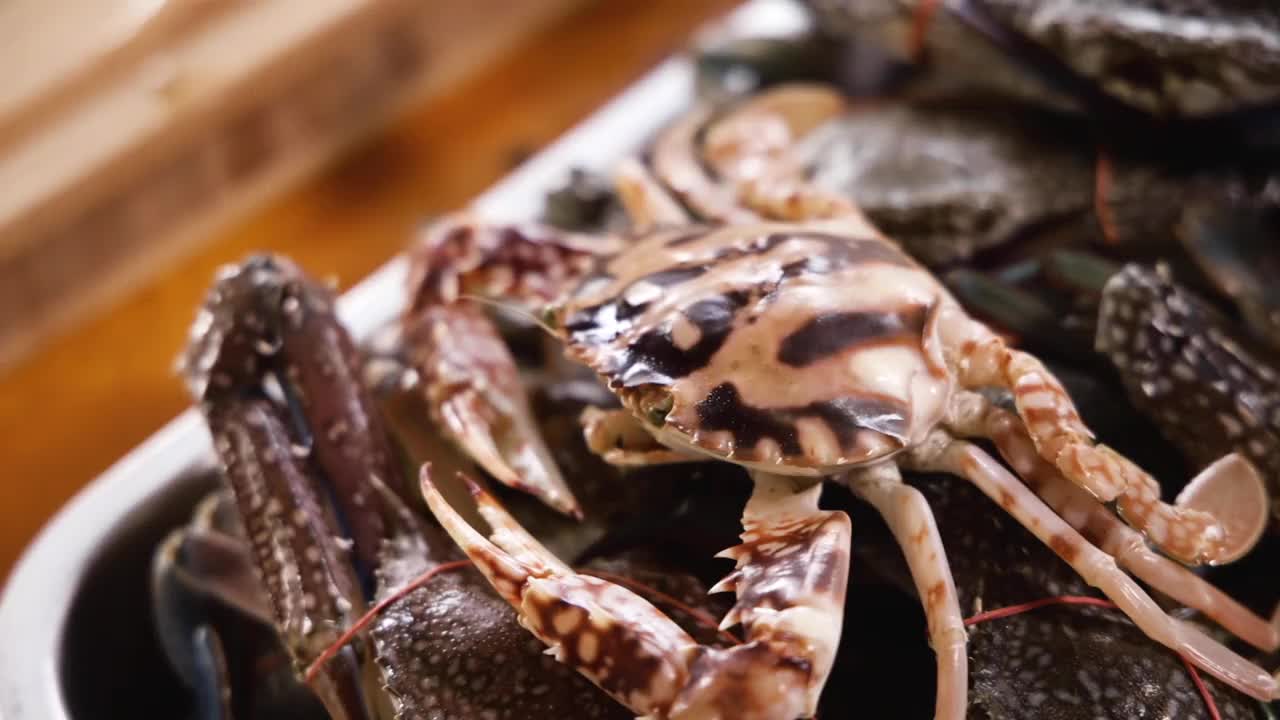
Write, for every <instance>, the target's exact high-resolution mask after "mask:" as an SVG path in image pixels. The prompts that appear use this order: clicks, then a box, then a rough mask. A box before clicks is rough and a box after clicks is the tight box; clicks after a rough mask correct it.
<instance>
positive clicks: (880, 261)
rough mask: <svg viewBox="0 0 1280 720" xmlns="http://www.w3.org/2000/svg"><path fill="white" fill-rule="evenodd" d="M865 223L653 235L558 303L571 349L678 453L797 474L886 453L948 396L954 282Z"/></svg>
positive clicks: (910, 438)
mask: <svg viewBox="0 0 1280 720" xmlns="http://www.w3.org/2000/svg"><path fill="white" fill-rule="evenodd" d="M863 228H864V229H862V230H854V229H851V227H850V225H848V224H841V223H838V222H830V223H812V224H807V225H794V224H781V223H759V224H754V225H753V224H745V225H737V226H733V227H720V228H715V229H708V228H688V227H686V228H683V229H679V230H672V229H666V230H661V231H656V232H654V233H652V234H649V235H648V236H646V237H642V238H640V239H639V240H637V241H636V242H635V243H634V244H632V245H631V246H629V247H628V248H627V249H626V250H624V251H622V252H621V253H619V254H617V255H615V256H613V257H610V258H607V259H605V260H603V261H602V262H601V264H600V266H599V267H598V268H597V269H596V271H595V272H593V273H592V274H590V275H589V276H587V277H586V278H585V279H584V280H583V281H582V282H581V284H580V285H579V286H578V287H577V289H576V290H574V291H573V292H572V293H570V294H569V296H568V298H567V299H566V300H565V301H564V302H563V304H562V305H561V306H559V307H558V308H557V313H556V314H557V320H558V321H559V323H560V324H561V327H562V332H563V333H564V336H565V339H566V342H567V344H568V352H569V355H570V356H571V357H573V358H575V359H577V360H579V361H581V362H583V363H585V364H586V365H588V366H589V367H591V368H592V369H594V370H595V371H596V372H598V373H600V375H601V376H603V377H604V379H605V380H606V381H607V382H608V384H609V387H610V388H611V389H613V391H614V392H615V393H617V394H618V396H619V397H620V399H621V400H622V402H623V403H624V404H625V405H626V406H627V407H628V408H630V409H631V410H632V411H633V412H634V413H635V414H636V415H637V416H638V417H639V418H640V419H641V420H642V421H643V422H645V423H646V425H647V426H648V427H649V428H650V430H651V431H652V432H653V433H654V434H655V436H656V437H658V439H659V440H660V441H662V442H664V443H666V444H668V445H670V446H672V447H675V448H677V449H685V450H692V451H695V452H701V453H703V454H710V455H711V456H713V457H716V458H719V459H724V460H729V461H732V462H736V463H739V464H742V465H746V466H750V467H762V468H764V469H768V470H770V471H773V472H778V473H785V474H795V475H816V474H821V473H824V472H830V471H832V470H833V469H837V468H841V467H849V466H854V465H858V464H862V463H867V462H871V461H874V460H878V459H881V458H884V457H887V456H888V455H891V454H893V453H895V452H897V451H899V450H901V449H902V448H904V447H906V446H909V445H911V444H913V443H914V442H916V441H918V440H919V439H921V438H922V437H923V434H924V433H925V432H927V431H928V430H929V428H931V427H932V426H933V425H934V424H936V423H937V422H938V420H939V419H940V417H941V414H942V410H943V407H944V406H945V404H946V400H947V397H948V395H949V393H950V390H951V387H952V377H951V374H950V372H949V371H948V369H947V367H946V365H945V362H944V359H943V355H942V348H941V342H940V340H939V337H938V331H937V327H936V325H937V322H936V314H937V313H936V312H935V310H936V308H937V307H938V306H939V299H940V297H941V296H942V293H943V292H944V291H942V290H941V288H940V287H939V286H938V284H937V282H936V281H935V280H934V279H933V277H932V276H931V275H929V273H928V272H927V271H925V270H924V269H922V268H921V267H920V266H919V265H917V264H916V263H915V262H914V261H912V260H911V259H910V258H908V257H907V256H906V255H905V254H903V253H902V252H901V251H900V250H898V249H897V248H895V247H894V246H892V245H890V244H889V243H887V242H885V241H883V240H881V239H879V238H877V237H873V236H869V235H868V234H866V231H865V226H863Z"/></svg>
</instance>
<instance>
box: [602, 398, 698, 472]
mask: <svg viewBox="0 0 1280 720" xmlns="http://www.w3.org/2000/svg"><path fill="white" fill-rule="evenodd" d="M580 420H581V422H582V435H583V438H584V439H585V440H586V441H587V447H588V448H589V449H590V450H591V452H593V453H595V454H596V455H599V456H600V458H601V459H603V460H604V461H605V462H607V463H609V464H611V465H624V466H625V465H635V466H643V465H666V464H672V463H687V462H706V461H707V458H705V457H702V456H699V455H694V454H692V453H685V452H680V451H678V450H672V449H670V448H668V447H666V446H665V445H662V444H661V443H659V442H658V441H657V440H655V439H654V437H653V435H652V434H651V433H650V432H649V431H648V430H645V429H644V426H643V425H641V424H640V422H639V421H638V420H636V416H635V415H633V414H632V413H631V411H630V410H603V409H601V408H597V407H588V408H587V409H586V410H584V411H583V412H582V416H581V418H580Z"/></svg>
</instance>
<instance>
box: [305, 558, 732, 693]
mask: <svg viewBox="0 0 1280 720" xmlns="http://www.w3.org/2000/svg"><path fill="white" fill-rule="evenodd" d="M471 564H472V562H471V561H470V560H454V561H452V562H447V563H441V564H439V565H437V566H435V567H433V568H431V569H430V570H428V571H426V572H424V573H422V574H421V575H419V576H418V577H416V578H414V579H413V580H411V581H409V583H407V584H406V585H404V586H403V587H401V588H399V589H397V590H396V591H395V592H393V593H391V594H390V595H388V596H387V597H385V598H383V599H382V600H379V601H378V603H377V604H376V605H374V606H373V607H371V608H369V610H368V611H367V612H366V613H365V614H364V615H361V616H360V618H359V619H357V620H356V621H355V623H354V624H352V626H351V627H350V628H347V631H346V632H344V633H342V635H341V636H340V637H339V638H338V639H337V640H335V641H333V644H331V645H330V646H329V647H327V648H325V649H324V652H322V653H320V655H319V656H318V657H316V659H315V660H314V661H312V663H311V664H310V665H309V666H307V671H306V674H305V678H306V681H307V682H308V683H310V682H312V681H314V680H315V676H316V674H317V673H319V672H320V669H321V668H322V667H324V665H325V664H326V663H328V662H329V661H330V660H332V659H333V658H334V656H336V655H337V654H338V653H339V652H342V648H344V647H346V646H347V643H349V642H351V639H352V638H354V637H355V636H356V635H358V634H359V633H360V631H362V630H364V629H365V628H366V627H368V626H369V623H371V622H373V621H374V619H375V618H377V617H378V615H380V614H381V613H382V611H384V610H386V609H387V608H388V607H390V606H391V604H392V603H395V602H398V601H399V600H402V599H403V598H404V597H405V596H406V595H408V594H409V593H411V592H413V591H414V590H417V589H418V588H421V587H422V586H424V585H426V584H427V583H429V582H431V581H432V580H433V579H435V577H436V576H437V575H440V574H442V573H446V572H450V571H452V570H457V569H459V568H463V567H467V566H469V565H471ZM579 572H582V573H583V574H588V575H595V576H597V577H599V578H601V579H603V580H608V581H610V582H614V583H618V584H619V585H626V586H627V587H630V588H632V589H633V590H638V591H640V592H643V593H648V594H649V595H650V596H651V597H653V598H656V599H657V600H658V601H659V602H664V603H667V604H668V605H671V606H672V607H674V608H676V609H677V610H680V611H683V612H685V613H688V614H689V616H690V617H692V618H693V619H694V620H695V621H697V622H698V623H700V624H702V625H704V626H707V627H711V628H714V629H715V630H716V632H718V633H720V634H721V635H722V636H723V637H725V638H726V639H727V640H729V641H730V642H732V643H734V644H735V645H736V644H738V643H740V642H741V640H739V639H738V638H737V637H735V636H734V635H733V633H730V632H727V631H725V630H721V629H720V626H719V623H717V622H716V620H715V618H713V617H711V615H710V614H709V613H707V612H705V611H703V610H699V609H697V608H694V607H690V606H689V605H686V604H684V603H682V602H680V601H679V600H677V599H675V598H673V597H671V596H670V595H668V594H666V593H664V592H662V591H660V590H657V589H655V588H651V587H649V586H648V585H645V584H644V583H641V582H639V581H636V580H632V579H631V578H628V577H623V576H622V575H615V574H613V573H609V572H604V571H601V570H580V571H579Z"/></svg>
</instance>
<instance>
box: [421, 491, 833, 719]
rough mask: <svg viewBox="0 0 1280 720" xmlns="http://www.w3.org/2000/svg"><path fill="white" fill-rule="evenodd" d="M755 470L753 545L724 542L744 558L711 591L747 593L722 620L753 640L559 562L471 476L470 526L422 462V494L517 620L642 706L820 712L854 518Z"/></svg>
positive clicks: (619, 696) (720, 714)
mask: <svg viewBox="0 0 1280 720" xmlns="http://www.w3.org/2000/svg"><path fill="white" fill-rule="evenodd" d="M791 482H792V481H791V480H787V479H782V478H777V477H773V476H767V475H763V474H762V475H759V476H757V478H756V490H755V493H754V494H753V496H752V499H751V501H750V502H749V504H748V506H747V510H746V513H745V516H744V520H743V524H744V528H745V532H744V533H743V540H744V543H743V544H742V545H739V546H737V547H735V548H732V549H730V550H728V551H726V555H728V556H730V557H733V558H736V559H737V563H738V567H737V569H736V570H735V571H734V572H733V574H731V575H730V576H729V577H728V578H726V580H725V581H724V582H722V583H721V584H720V585H718V586H717V587H716V588H714V591H725V590H734V591H736V592H737V594H738V603H737V605H736V606H735V607H734V609H733V610H732V611H731V612H730V614H729V615H728V616H726V618H725V620H724V623H723V626H724V627H729V626H732V625H734V624H737V623H739V622H740V623H741V624H742V625H743V627H744V628H745V629H746V634H747V638H746V642H745V643H744V644H742V645H737V646H735V647H732V648H727V649H724V648H714V647H708V646H704V645H700V644H698V642H697V641H696V640H694V639H693V638H692V637H691V636H690V635H689V634H688V633H687V632H685V631H684V630H683V629H682V628H680V626H679V625H677V624H676V623H675V622H673V621H672V620H671V619H670V618H668V617H667V616H666V615H664V614H663V613H662V612H661V611H659V610H658V609H657V608H656V607H654V606H653V605H652V604H650V603H649V602H648V601H647V600H645V599H644V598H641V597H640V596H639V595H636V594H635V593H633V592H631V591H630V590H628V589H626V588H624V587H621V586H619V585H616V584H614V583H611V582H608V581H606V580H603V579H600V578H597V577H593V576H590V575H585V574H579V573H576V572H574V571H573V570H572V569H570V568H569V567H567V566H566V565H564V563H562V562H561V561H560V560H558V559H557V558H556V557H555V556H553V555H552V554H551V553H549V552H548V551H547V550H546V549H545V548H544V547H542V545H541V544H539V543H538V541H537V540H535V539H534V538H533V537H532V536H530V535H529V534H528V533H527V532H526V531H525V530H524V529H523V528H521V527H520V525H519V524H518V523H517V522H516V521H515V520H514V519H513V518H512V517H511V516H510V515H508V514H507V512H506V511H505V510H504V509H503V508H502V507H501V506H500V505H499V504H498V502H497V501H496V500H495V499H494V498H493V497H492V496H490V495H489V494H488V493H487V492H486V491H484V490H483V489H481V488H480V487H479V486H478V485H476V484H475V483H471V488H472V494H473V495H474V496H475V498H476V503H477V505H478V507H479V509H480V512H481V514H482V515H483V516H484V518H485V520H486V521H487V522H488V523H489V525H490V527H491V534H490V537H489V538H487V539H486V538H485V537H484V536H483V535H482V534H481V533H480V532H478V531H477V530H476V529H474V528H472V527H471V526H470V525H468V524H467V523H466V522H465V521H464V520H463V519H462V518H461V517H460V516H459V515H458V514H457V512H456V511H455V510H454V509H453V508H452V507H451V506H450V505H449V504H448V502H446V501H445V500H444V498H443V497H442V496H441V495H440V494H439V492H438V491H437V490H436V488H435V485H434V484H433V483H432V480H431V473H430V467H429V466H424V467H423V469H422V491H423V495H424V497H425V498H426V501H427V505H428V506H429V507H430V509H431V511H432V513H434V514H435V516H436V518H437V519H438V520H439V521H440V522H441V524H442V525H443V526H444V528H445V529H446V530H447V531H448V533H449V534H450V536H452V537H453V539H454V541H455V542H457V543H458V545H459V546H460V547H461V548H462V549H463V550H464V551H465V552H466V553H467V555H468V556H469V557H470V558H471V559H472V561H473V562H475V564H476V567H478V568H479V569H480V571H481V572H482V573H483V574H484V575H485V577H486V578H487V579H488V580H489V582H490V583H491V584H492V585H493V587H494V588H495V589H496V590H497V591H498V593H499V594H500V595H502V596H503V597H504V598H506V600H507V601H508V602H509V603H510V604H511V605H512V607H514V608H515V609H516V611H517V613H518V615H519V617H520V622H521V624H522V625H523V626H524V627H526V628H527V629H528V630H529V631H530V632H531V633H532V634H533V635H534V636H535V637H537V638H538V640H540V641H541V642H543V643H544V644H546V645H547V646H548V652H549V653H551V654H553V655H554V656H555V657H556V658H557V660H559V661H560V662H562V663H565V664H567V665H569V666H571V667H573V668H574V669H576V670H577V671H578V672H579V673H581V674H582V675H583V676H585V677H586V678H588V679H589V680H591V681H592V682H593V683H595V684H596V685H597V686H599V687H600V688H601V689H603V690H604V691H605V692H607V693H608V694H609V695H610V696H612V697H614V698H615V699H616V700H618V702H620V703H622V704H623V705H625V706H627V707H628V708H629V709H631V710H632V711H633V712H636V713H638V714H641V715H644V716H646V717H652V718H671V719H673V720H675V719H680V718H742V719H743V720H751V719H764V718H779V719H783V720H790V719H791V718H796V717H812V716H813V714H814V712H815V711H816V708H817V701H818V695H819V693H820V692H821V689H822V687H823V684H824V683H825V681H826V677H827V674H828V673H829V672H830V670H831V665H832V662H833V660H834V656H835V648H836V643H837V639H838V637H839V627H840V625H841V623H842V621H843V611H842V608H843V603H844V592H845V587H846V581H847V575H848V561H849V556H848V547H849V535H850V525H849V519H848V516H847V515H845V514H844V513H839V512H828V511H820V510H818V508H817V498H818V493H819V492H820V489H821V486H820V485H817V484H814V485H811V486H810V487H809V488H808V489H807V490H804V491H801V492H798V493H797V492H794V491H793V489H792V488H791Z"/></svg>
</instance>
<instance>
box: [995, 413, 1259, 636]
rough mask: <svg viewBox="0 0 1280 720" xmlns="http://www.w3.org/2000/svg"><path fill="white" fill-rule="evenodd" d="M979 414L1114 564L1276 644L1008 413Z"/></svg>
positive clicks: (1009, 456)
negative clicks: (1059, 463) (1050, 459)
mask: <svg viewBox="0 0 1280 720" xmlns="http://www.w3.org/2000/svg"><path fill="white" fill-rule="evenodd" d="M983 402H985V400H983ZM983 415H984V418H985V419H984V421H983V423H984V425H985V430H986V432H985V433H983V434H984V435H986V436H987V437H990V438H991V439H992V440H993V441H994V442H995V444H996V447H997V448H998V449H999V450H1000V454H1001V455H1002V456H1003V457H1004V458H1005V460H1007V461H1008V462H1009V464H1010V465H1012V466H1013V469H1014V471H1016V472H1017V474H1018V476H1019V477H1021V478H1022V480H1023V482H1025V483H1026V484H1027V485H1028V486H1029V487H1031V489H1032V490H1034V491H1035V492H1036V494H1037V495H1039V496H1040V498H1041V499H1042V500H1044V501H1045V503H1046V504H1048V505H1049V507H1051V508H1053V510H1054V512H1056V513H1058V515H1059V516H1061V517H1062V519H1063V520H1066V521H1067V522H1068V523H1070V524H1071V526H1072V527H1074V528H1076V529H1077V530H1079V531H1080V533H1081V534H1082V535H1084V537H1085V539H1087V540H1088V541H1089V542H1091V543H1093V544H1094V545H1097V546H1098V547H1099V548H1100V549H1101V550H1102V551H1103V552H1105V553H1107V554H1108V555H1110V556H1112V557H1114V558H1115V559H1116V562H1118V563H1119V564H1120V567H1122V568H1124V569H1126V570H1128V571H1130V572H1132V573H1133V574H1134V575H1136V576H1138V578H1140V579H1141V580H1143V581H1145V582H1146V583H1147V584H1149V585H1151V586H1152V587H1154V588H1155V589H1157V590H1159V591H1161V592H1163V593H1165V594H1167V595H1169V596H1170V597H1172V598H1173V599H1175V600H1177V601H1178V602H1180V603H1182V604H1184V605H1186V606H1187V607H1191V608H1195V609H1196V610H1199V611H1201V612H1203V613H1204V614H1205V615H1207V616H1208V617H1210V618H1211V619H1213V620H1214V621H1215V622H1217V623H1218V624H1219V625H1221V626H1222V627H1224V628H1226V629H1227V630H1228V631H1230V632H1231V633H1233V634H1234V635H1236V636H1237V637H1239V638H1241V639H1242V640H1244V641H1245V642H1247V643H1249V644H1250V645H1253V646H1254V647H1256V648H1258V649H1260V650H1263V651H1265V652H1272V651H1274V650H1276V649H1277V648H1278V647H1280V627H1277V626H1276V625H1274V624H1272V623H1269V622H1267V621H1266V620H1265V619H1263V618H1261V617H1258V615H1256V614H1255V613H1253V612H1252V611H1250V610H1249V609H1248V608H1246V607H1245V606H1243V605H1241V604H1240V603H1238V602H1236V601H1235V600H1234V599H1233V598H1231V597H1230V596H1228V595H1227V594H1226V593H1224V592H1222V591H1221V590H1219V589H1218V588H1216V587H1214V586H1213V585H1211V584H1210V583H1208V582H1207V581H1205V580H1204V578H1201V577H1200V576H1198V575H1196V574H1195V573H1193V572H1191V571H1190V570H1187V569H1186V568H1185V567H1183V566H1182V565H1179V564H1178V563H1175V562H1173V561H1171V560H1169V559H1168V558H1165V557H1162V556H1160V555H1158V554H1156V553H1155V552H1154V551H1152V549H1151V548H1150V547H1149V546H1148V545H1147V542H1146V539H1145V538H1143V537H1142V535H1141V533H1139V532H1137V531H1136V530H1134V529H1133V528H1131V527H1129V526H1127V525H1125V524H1124V523H1123V522H1121V521H1120V520H1119V519H1117V518H1116V516H1115V515H1114V514H1113V513H1111V512H1110V511H1109V510H1107V508H1105V507H1103V506H1102V505H1099V504H1098V501H1097V500H1094V499H1093V497H1092V496H1090V495H1089V494H1088V493H1087V492H1085V491H1084V490H1082V489H1080V488H1079V487H1078V486H1076V485H1075V484H1074V483H1072V482H1071V481H1069V480H1067V479H1066V478H1064V477H1063V476H1062V473H1060V472H1058V471H1057V469H1055V468H1054V467H1053V466H1052V465H1050V464H1049V463H1047V462H1046V461H1045V460H1044V459H1043V458H1041V457H1040V456H1039V455H1038V454H1037V453H1036V449H1035V446H1034V445H1033V444H1032V443H1031V438H1030V437H1028V436H1027V434H1026V429H1025V428H1024V427H1023V426H1022V423H1021V422H1019V420H1018V418H1017V417H1015V416H1014V415H1013V414H1012V413H1010V412H1009V411H1007V410H1004V409H1002V408H998V407H988V409H987V410H986V412H985V413H983Z"/></svg>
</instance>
